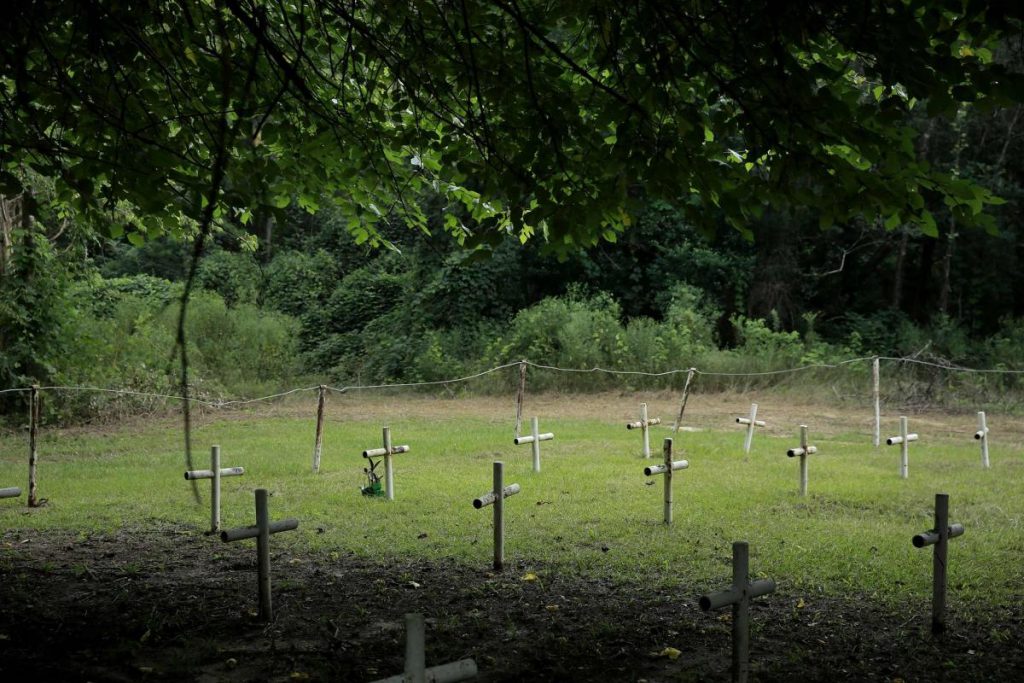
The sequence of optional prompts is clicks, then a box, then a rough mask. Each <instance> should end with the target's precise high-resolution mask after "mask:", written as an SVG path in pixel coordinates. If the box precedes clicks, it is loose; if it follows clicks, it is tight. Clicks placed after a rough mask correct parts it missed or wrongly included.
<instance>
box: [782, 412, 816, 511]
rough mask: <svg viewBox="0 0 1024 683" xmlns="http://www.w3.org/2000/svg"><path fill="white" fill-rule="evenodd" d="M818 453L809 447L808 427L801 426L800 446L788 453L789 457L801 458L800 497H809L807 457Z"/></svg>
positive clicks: (812, 447)
mask: <svg viewBox="0 0 1024 683" xmlns="http://www.w3.org/2000/svg"><path fill="white" fill-rule="evenodd" d="M817 452H818V449H817V447H815V446H808V445H807V425H800V445H799V446H798V447H796V448H790V449H789V450H788V451H786V455H788V456H789V457H791V458H792V457H795V456H798V455H799V456H800V495H801V496H806V495H807V456H808V455H814V454H815V453H817Z"/></svg>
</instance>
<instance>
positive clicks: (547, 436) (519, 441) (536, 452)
mask: <svg viewBox="0 0 1024 683" xmlns="http://www.w3.org/2000/svg"><path fill="white" fill-rule="evenodd" d="M531 429H532V431H531V434H530V435H529V436H517V437H516V438H514V439H512V443H514V444H515V445H516V446H522V445H523V444H525V443H528V444H531V445H532V446H533V471H534V472H540V442H541V441H550V440H551V439H553V438H555V435H554V434H552V433H551V432H545V433H544V434H541V433H540V421H539V420H538V418H537V417H536V416H534V418H533V421H532V423H531Z"/></svg>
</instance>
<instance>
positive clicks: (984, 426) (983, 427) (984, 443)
mask: <svg viewBox="0 0 1024 683" xmlns="http://www.w3.org/2000/svg"><path fill="white" fill-rule="evenodd" d="M974 438H975V439H977V440H978V441H980V442H981V466H982V467H983V468H985V469H986V470H987V469H988V468H989V462H988V423H987V422H986V421H985V413H984V411H980V412H978V431H976V432H975V433H974Z"/></svg>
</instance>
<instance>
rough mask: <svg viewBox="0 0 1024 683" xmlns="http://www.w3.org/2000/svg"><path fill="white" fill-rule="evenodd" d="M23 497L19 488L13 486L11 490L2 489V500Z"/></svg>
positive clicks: (0, 490)
mask: <svg viewBox="0 0 1024 683" xmlns="http://www.w3.org/2000/svg"><path fill="white" fill-rule="evenodd" d="M20 495H21V489H20V488H18V487H17V486H11V487H10V488H5V489H0V498H17V497H18V496H20Z"/></svg>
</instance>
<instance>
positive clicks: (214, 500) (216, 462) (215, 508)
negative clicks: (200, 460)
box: [210, 446, 220, 533]
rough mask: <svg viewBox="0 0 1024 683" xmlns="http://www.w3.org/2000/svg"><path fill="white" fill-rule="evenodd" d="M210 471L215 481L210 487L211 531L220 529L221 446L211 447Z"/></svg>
mask: <svg viewBox="0 0 1024 683" xmlns="http://www.w3.org/2000/svg"><path fill="white" fill-rule="evenodd" d="M210 471H211V472H212V473H213V483H212V484H211V486H210V488H211V491H210V533H213V532H215V531H217V529H220V446H212V447H211V448H210Z"/></svg>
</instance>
